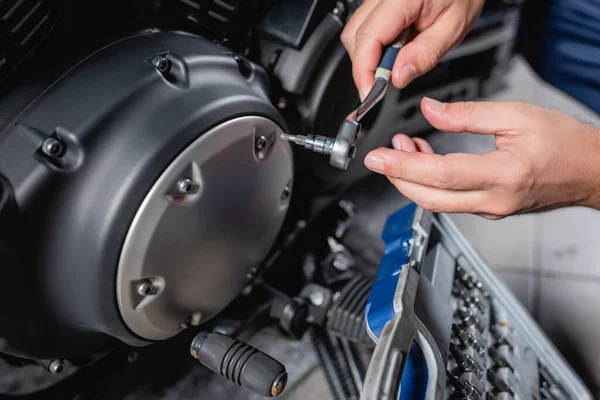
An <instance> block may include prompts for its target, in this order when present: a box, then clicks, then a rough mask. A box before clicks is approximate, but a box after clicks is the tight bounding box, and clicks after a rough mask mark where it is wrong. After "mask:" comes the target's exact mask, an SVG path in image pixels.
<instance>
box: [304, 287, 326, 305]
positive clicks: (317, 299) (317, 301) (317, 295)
mask: <svg viewBox="0 0 600 400" xmlns="http://www.w3.org/2000/svg"><path fill="white" fill-rule="evenodd" d="M308 297H309V299H310V302H311V303H313V305H315V306H320V305H322V304H323V302H324V301H325V295H324V294H323V292H321V291H320V290H314V291H313V292H311V294H310V295H309V296H308Z"/></svg>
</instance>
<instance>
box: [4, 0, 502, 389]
mask: <svg viewBox="0 0 600 400" xmlns="http://www.w3.org/2000/svg"><path fill="white" fill-rule="evenodd" d="M360 3H361V2H360V1H354V0H346V1H336V0H278V1H268V0H262V1H251V0H219V1H217V0H214V1H212V0H131V1H128V2H122V1H118V0H106V1H102V2H81V1H77V0H39V1H28V0H5V1H1V2H0V18H1V21H0V91H1V95H0V266H1V267H2V272H3V283H4V287H3V288H2V290H1V291H0V315H2V317H3V320H2V324H0V358H2V359H11V360H12V361H13V362H14V361H15V360H18V362H15V364H18V365H19V366H20V365H21V364H20V363H21V362H23V360H26V361H25V362H26V363H29V364H32V363H34V362H35V363H39V362H40V361H44V360H45V361H47V360H53V359H60V360H68V361H71V362H72V364H75V362H74V360H77V359H78V358H86V357H87V358H90V359H95V356H96V355H101V354H104V353H105V352H106V351H108V350H110V349H113V348H116V347H117V346H119V345H122V344H123V343H125V344H126V345H128V346H137V347H142V346H145V345H148V344H151V343H155V342H157V341H163V340H166V339H169V338H172V337H174V336H176V335H178V334H179V333H180V332H182V331H184V330H187V328H190V327H197V326H203V325H204V324H207V323H209V321H213V322H214V321H215V320H218V319H219V318H220V314H221V313H222V312H223V310H226V309H227V307H228V306H229V305H231V304H232V302H233V301H234V300H236V299H239V298H240V297H239V296H240V294H241V293H245V292H247V290H246V289H248V288H249V287H250V286H251V285H252V284H253V283H255V281H256V276H257V271H258V272H261V271H263V270H264V269H265V268H264V267H265V264H266V260H270V259H272V258H276V257H273V255H274V254H276V253H277V251H278V250H279V249H278V246H279V245H280V244H281V243H282V242H286V241H287V240H288V239H287V234H288V233H290V232H291V231H292V230H293V229H295V226H296V225H297V223H298V222H303V221H306V220H309V219H310V217H311V213H312V215H314V214H316V212H315V209H317V208H319V207H321V209H323V208H324V206H325V205H326V204H327V203H328V202H331V201H332V199H335V198H336V196H339V194H340V193H341V191H342V189H343V188H344V187H348V186H349V185H350V184H352V183H353V182H356V181H357V180H358V179H360V178H361V177H364V176H366V174H367V173H368V171H367V170H366V168H364V166H363V165H362V163H361V162H359V161H356V162H355V163H354V164H353V165H352V166H351V168H349V169H348V170H347V171H338V170H333V169H331V168H329V165H328V160H327V158H326V157H323V156H322V155H317V154H312V153H309V152H303V151H302V149H300V150H299V151H298V150H294V153H293V152H292V148H291V147H290V145H289V144H288V142H284V141H282V140H281V139H280V135H281V133H283V132H291V133H297V134H307V133H315V132H317V133H320V134H325V135H328V136H332V135H333V134H334V132H335V131H336V130H337V128H338V127H339V123H340V121H342V120H343V118H344V117H345V116H346V115H347V114H348V112H349V111H350V110H352V109H353V108H354V107H355V106H356V105H357V104H358V102H359V99H358V94H357V93H356V89H355V87H354V85H353V84H352V70H351V64H350V61H349V58H348V56H347V53H346V51H345V49H344V47H343V45H342V44H341V42H340V40H339V37H340V33H341V31H342V29H343V27H344V24H345V23H346V21H347V19H348V17H349V15H351V13H352V12H353V10H354V9H355V8H356V7H357V6H358V5H359V4H360ZM504 3H505V2H504V1H500V0H497V1H495V2H494V1H491V0H490V1H489V2H488V4H491V5H493V4H504ZM490 7H491V6H490ZM492 11H493V10H492ZM494 15H495V14H494ZM494 15H492V17H494ZM498 15H500V13H498ZM502 15H504V13H502ZM505 19H506V21H505ZM508 20H509V18H508V17H504V16H501V18H496V17H494V18H487V19H485V20H482V21H483V24H482V27H481V29H480V31H479V32H475V33H474V34H473V35H472V39H473V40H472V42H474V44H475V45H474V46H471V50H469V52H466V55H465V54H463V55H456V57H455V58H454V59H453V60H452V61H447V62H446V63H445V64H443V65H442V66H441V67H439V68H438V69H437V70H436V71H434V73H433V74H431V75H429V76H428V77H423V78H420V80H417V81H416V82H415V83H414V84H413V85H412V87H413V88H414V89H411V90H414V91H413V92H411V91H410V90H407V91H397V90H395V89H393V90H392V88H390V94H389V95H388V96H386V99H385V101H383V102H382V104H381V105H380V108H379V109H378V110H374V112H373V113H372V114H373V116H372V118H371V120H365V123H364V129H363V132H368V131H370V130H372V131H377V135H370V136H367V137H366V139H365V140H367V141H366V142H363V143H365V145H364V146H363V147H362V150H361V151H363V152H366V151H368V149H371V148H374V147H377V146H379V145H387V144H388V143H389V141H390V140H391V137H392V136H393V135H394V134H395V133H396V132H398V131H399V126H402V128H403V129H404V128H406V130H404V132H408V131H410V132H408V133H411V132H412V133H415V134H416V133H422V132H424V131H426V130H427V129H430V126H429V125H428V124H427V122H426V121H425V120H424V119H423V118H422V117H421V116H420V115H419V114H418V113H417V112H416V111H415V112H410V113H409V112H408V111H406V110H408V109H411V110H412V109H413V108H414V110H417V106H416V105H418V102H419V101H420V99H421V97H422V95H424V94H425V95H427V94H429V95H432V96H437V97H440V98H446V99H452V100H464V99H473V98H475V97H476V96H478V95H480V94H484V93H487V92H488V91H489V90H490V89H489V88H490V87H493V85H491V84H495V83H497V82H496V81H497V80H498V79H500V78H498V77H501V76H502V75H503V71H504V70H505V69H504V68H506V65H508V62H509V59H510V53H511V48H512V47H511V46H512V45H511V43H510V41H509V39H507V37H506V32H505V31H507V32H508V33H510V32H511V31H510V29H512V28H510V26H508V25H509V24H508V22H507V21H508ZM511 20H512V19H511ZM507 26H508V28H510V29H508V30H507V29H506V27H507ZM491 30H496V31H498V32H499V34H500V35H498V34H496V35H495V36H494V37H492V39H494V40H495V41H496V42H494V43H493V44H488V42H490V40H491V39H489V38H488V37H487V36H486V35H483V34H482V32H487V31H491ZM75 39H78V40H75ZM492 41H493V40H492ZM482 46H483V48H484V50H482V49H481V48H482ZM467 53H468V54H467ZM481 57H484V58H485V60H488V61H489V62H488V64H489V65H488V66H487V67H486V68H476V69H473V68H466V67H464V66H465V65H470V63H471V61H472V60H473V59H476V58H477V59H479V58H481ZM480 64H481V63H480ZM480 64H478V65H480ZM486 65H487V64H486ZM484 83H485V84H484ZM415 104H416V105H415ZM363 156H364V154H362V153H360V154H358V155H357V158H360V157H363ZM292 191H293V192H294V194H295V196H294V197H292ZM299 195H300V197H299ZM292 198H293V199H294V201H293V202H292ZM288 223H289V224H288ZM283 264H285V263H280V264H279V265H283ZM287 266H288V265H287V264H286V265H284V267H286V268H283V269H282V268H280V269H279V270H278V271H277V274H274V275H275V276H277V277H280V278H279V280H278V282H279V283H282V282H283V281H293V280H294V278H289V277H290V276H299V275H301V274H302V273H303V272H302V271H301V267H296V268H295V270H292V268H287ZM286 274H287V275H286ZM293 274H295V275H293ZM302 279H303V276H301V277H300V278H299V279H297V281H298V282H297V283H298V285H302V282H301V281H302ZM279 289H280V288H278V290H279ZM200 329H204V327H202V328H200ZM93 362H94V360H92V361H90V363H93ZM81 364H82V365H83V364H85V365H87V362H82V363H81ZM0 386H1V385H0ZM3 389H4V388H3V387H0V392H2V391H3ZM8 392H10V390H8Z"/></svg>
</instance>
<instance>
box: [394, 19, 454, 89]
mask: <svg viewBox="0 0 600 400" xmlns="http://www.w3.org/2000/svg"><path fill="white" fill-rule="evenodd" d="M462 21H463V18H462V16H455V15H454V14H450V13H446V14H444V15H443V16H442V17H441V18H440V19H439V20H437V21H436V22H435V23H434V24H433V25H432V26H430V27H429V28H427V29H425V30H424V31H423V32H420V33H419V34H418V35H417V36H416V37H415V38H414V39H413V40H412V41H411V42H410V43H408V44H407V45H406V46H404V47H403V48H402V50H400V53H398V57H397V58H396V62H395V63H394V69H393V71H392V83H393V84H394V86H396V87H397V88H399V89H402V88H404V87H406V85H408V84H409V83H410V82H411V81H412V80H414V79H415V78H416V77H417V76H420V75H423V74H424V73H426V72H428V71H430V70H431V69H432V68H433V67H435V66H436V64H437V63H438V62H439V61H440V59H441V58H442V57H443V56H445V55H446V53H448V51H449V50H450V49H451V48H452V47H453V46H454V45H456V44H457V43H458V42H459V40H460V38H461V37H462V31H463V30H462V29H460V25H461V24H462Z"/></svg>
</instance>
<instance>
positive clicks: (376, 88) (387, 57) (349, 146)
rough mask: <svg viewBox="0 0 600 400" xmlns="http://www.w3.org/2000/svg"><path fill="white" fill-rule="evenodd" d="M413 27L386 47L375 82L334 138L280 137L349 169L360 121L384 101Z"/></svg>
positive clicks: (331, 162) (311, 136)
mask: <svg viewBox="0 0 600 400" xmlns="http://www.w3.org/2000/svg"><path fill="white" fill-rule="evenodd" d="M410 32H411V28H410V26H409V27H407V28H405V29H404V30H403V31H402V32H401V33H400V35H399V36H398V38H397V39H396V40H395V41H394V43H392V44H391V45H389V46H387V47H386V48H384V51H383V57H382V58H381V62H380V63H379V66H378V67H377V70H376V71H375V83H374V84H373V87H372V88H371V91H370V92H369V94H368V95H367V97H366V98H365V100H364V101H363V102H362V103H361V104H360V105H359V106H358V107H357V108H356V109H355V110H354V111H352V112H351V113H350V114H349V115H348V116H347V117H346V119H345V120H344V121H343V122H342V124H341V126H340V129H339V130H338V133H337V136H336V137H335V138H332V137H327V136H320V135H308V136H302V135H290V134H286V133H284V134H282V135H281V138H282V139H284V140H288V141H290V142H293V143H296V144H297V145H299V146H304V148H306V149H309V150H312V151H314V152H315V153H321V154H325V155H329V156H330V158H329V164H330V165H332V166H333V167H335V168H339V169H343V170H345V169H347V168H348V165H349V164H350V160H352V159H353V158H354V156H355V155H356V138H357V136H358V133H359V132H360V127H361V125H360V121H361V120H362V119H363V118H364V116H365V115H366V114H367V113H368V112H369V111H370V110H371V109H372V108H373V107H375V106H376V105H377V103H379V102H380V101H381V99H383V97H384V96H385V93H386V91H387V87H388V84H389V82H390V79H391V77H392V68H393V66H394V61H395V60H396V57H397V56H398V53H399V52H400V49H401V48H402V47H404V46H405V45H406V43H407V42H408V38H409V36H410Z"/></svg>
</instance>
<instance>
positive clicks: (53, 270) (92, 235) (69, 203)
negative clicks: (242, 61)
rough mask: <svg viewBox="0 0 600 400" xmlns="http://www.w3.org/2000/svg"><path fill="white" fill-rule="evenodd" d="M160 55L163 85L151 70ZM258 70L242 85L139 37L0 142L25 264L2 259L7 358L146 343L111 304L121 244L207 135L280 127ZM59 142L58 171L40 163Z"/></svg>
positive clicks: (216, 64) (214, 56) (204, 58)
mask: <svg viewBox="0 0 600 400" xmlns="http://www.w3.org/2000/svg"><path fill="white" fill-rule="evenodd" d="M165 50H168V51H169V55H168V57H169V59H170V60H171V61H172V67H171V68H170V69H169V71H168V74H167V75H166V76H165V75H163V74H160V73H159V72H158V71H157V70H156V69H155V68H154V67H152V66H151V65H150V64H148V63H147V62H145V60H147V59H148V58H151V57H153V56H154V55H156V54H159V53H160V52H164V51H165ZM252 68H255V69H254V71H253V73H252V77H251V78H250V79H246V78H244V77H243V76H241V74H240V71H239V68H238V65H237V63H236V61H235V60H234V59H233V58H232V57H231V56H230V55H229V52H228V51H226V50H224V49H222V48H220V47H218V46H216V45H214V44H212V43H210V42H209V41H207V40H205V39H202V38H199V37H196V36H192V35H187V34H179V33H160V32H150V33H144V34H140V35H136V36H133V37H130V38H126V39H123V40H120V41H118V42H115V43H114V44H112V45H110V46H107V47H105V48H103V49H102V50H101V51H99V52H97V53H95V54H93V55H91V56H90V57H88V58H87V59H86V60H85V61H84V62H82V63H80V64H79V65H78V66H77V67H76V68H74V69H72V70H71V71H70V72H69V73H68V74H67V75H65V76H63V77H62V78H61V79H60V80H59V81H57V82H56V83H54V84H53V85H52V86H51V87H50V88H49V89H48V90H46V91H45V92H44V94H43V95H42V96H40V97H38V98H37V99H36V101H35V102H34V103H33V104H30V105H29V107H28V108H27V111H26V112H24V113H22V114H21V115H20V117H19V118H18V119H17V120H13V121H12V123H11V124H9V125H7V129H5V130H3V131H2V132H0V143H1V146H0V159H2V165H1V166H0V174H1V175H3V176H4V177H5V178H6V179H7V181H8V182H9V183H10V186H11V188H12V192H13V196H12V197H13V201H14V204H15V206H16V208H17V209H18V210H19V213H18V214H15V213H13V214H14V215H13V216H14V217H15V218H18V223H19V230H21V231H22V232H23V233H22V234H21V232H19V231H14V232H12V233H11V241H12V242H13V243H12V246H11V247H12V248H13V249H15V250H14V254H18V257H16V256H15V257H12V256H11V257H9V258H8V259H5V260H3V266H6V270H7V273H6V275H5V279H7V281H10V282H11V284H10V285H7V289H6V290H4V291H3V293H2V295H1V296H0V299H2V300H3V301H2V302H0V303H1V304H4V306H0V312H1V313H2V314H3V315H4V316H5V323H4V324H3V325H2V327H0V336H4V337H5V338H6V339H7V343H8V345H7V346H6V347H5V348H4V349H3V351H4V352H7V353H9V354H12V355H16V356H25V357H33V358H42V359H46V358H54V357H61V356H62V357H64V356H71V355H79V354H89V353H91V352H95V351H101V350H103V349H105V348H106V347H107V346H110V345H111V341H112V340H113V339H112V338H111V337H113V338H115V337H116V338H118V339H120V340H122V341H125V342H127V343H128V344H133V345H145V344H147V343H148V342H147V341H143V340H141V339H139V338H137V337H136V336H135V335H133V334H132V333H131V332H130V331H129V330H128V329H127V328H126V326H125V325H124V323H123V321H122V319H121V317H120V315H119V312H118V308H117V305H116V304H115V303H116V301H115V276H116V268H117V263H118V259H119V254H120V252H121V249H122V246H123V241H124V238H125V236H126V234H127V231H128V229H129V226H130V224H131V221H132V220H133V217H134V215H135V213H136V212H137V209H138V207H139V205H140V203H141V202H142V201H143V199H144V197H145V195H146V193H147V192H148V190H149V189H150V188H151V187H152V185H153V184H154V182H155V180H156V179H157V177H158V176H160V174H161V173H162V171H163V170H164V169H165V168H166V167H167V166H168V165H169V164H170V163H171V162H172V160H173V159H174V158H175V157H176V156H177V155H178V154H179V153H180V152H181V151H182V150H183V149H185V148H186V147H187V146H188V145H189V143H191V142H193V141H194V140H195V139H197V138H198V137H199V136H200V135H202V134H203V133H204V132H206V131H207V130H209V129H210V128H212V127H214V126H216V125H218V124H219V123H221V122H223V121H226V120H229V119H231V118H232V117H234V116H243V115H256V116H262V117H267V118H269V119H271V120H273V121H275V122H276V123H277V124H279V125H280V126H282V127H284V122H283V120H282V119H281V117H280V116H279V114H278V113H277V111H276V110H275V108H274V107H273V106H272V105H271V104H270V103H269V100H268V94H267V90H268V89H267V87H268V85H267V77H266V75H265V74H264V72H263V71H262V69H260V68H259V67H256V66H254V65H252ZM107 71H109V72H110V73H108V72H107ZM4 100H6V101H8V100H9V99H6V98H5V99H4ZM284 129H285V128H284ZM53 132H55V133H56V135H57V137H58V138H60V139H61V140H63V141H64V142H65V143H66V144H67V151H66V153H65V155H64V156H63V157H62V158H61V164H56V163H55V164H53V163H50V162H49V160H48V159H47V158H46V157H38V154H37V150H38V148H39V147H40V145H41V143H42V142H43V140H44V139H45V138H47V137H48V136H49V135H50V134H52V133H53ZM31 155H33V156H31ZM25 232H27V234H25ZM32 282H33V283H34V284H35V285H36V290H34V291H31V290H23V288H26V287H31V284H32ZM9 299H10V300H9ZM73 299H76V301H73ZM40 331H46V332H52V334H51V335H43V336H42V337H40V336H39V332H40Z"/></svg>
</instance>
